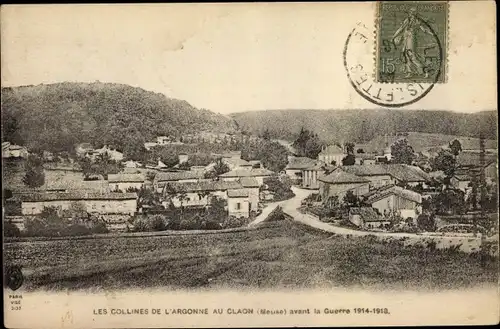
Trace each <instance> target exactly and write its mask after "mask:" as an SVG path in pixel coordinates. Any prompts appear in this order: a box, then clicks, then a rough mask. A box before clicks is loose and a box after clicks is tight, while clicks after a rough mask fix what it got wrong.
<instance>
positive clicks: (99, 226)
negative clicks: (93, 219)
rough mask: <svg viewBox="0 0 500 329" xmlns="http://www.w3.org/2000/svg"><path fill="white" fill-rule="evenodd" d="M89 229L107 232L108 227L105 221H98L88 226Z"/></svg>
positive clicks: (93, 231)
mask: <svg viewBox="0 0 500 329" xmlns="http://www.w3.org/2000/svg"><path fill="white" fill-rule="evenodd" d="M90 231H91V232H92V233H109V230H108V227H107V226H106V223H103V222H99V223H96V224H95V225H93V226H92V227H91V228H90Z"/></svg>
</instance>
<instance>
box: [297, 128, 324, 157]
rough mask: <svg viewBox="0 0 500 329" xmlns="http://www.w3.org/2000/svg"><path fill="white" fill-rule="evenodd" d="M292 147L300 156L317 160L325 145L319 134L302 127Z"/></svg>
mask: <svg viewBox="0 0 500 329" xmlns="http://www.w3.org/2000/svg"><path fill="white" fill-rule="evenodd" d="M292 146H293V147H294V148H295V149H296V150H297V152H298V155H299V156H304V157H309V158H311V159H315V158H317V157H318V154H319V152H321V148H322V146H323V145H322V143H321V141H320V139H319V137H318V135H317V134H315V133H313V132H312V131H309V130H307V129H304V127H302V128H301V130H300V133H299V136H298V137H297V139H296V140H295V141H294V142H293V144H292Z"/></svg>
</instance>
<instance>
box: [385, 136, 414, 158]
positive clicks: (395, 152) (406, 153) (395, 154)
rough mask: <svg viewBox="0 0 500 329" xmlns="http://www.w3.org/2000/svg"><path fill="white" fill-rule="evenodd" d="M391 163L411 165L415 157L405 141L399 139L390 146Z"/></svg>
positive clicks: (411, 148)
mask: <svg viewBox="0 0 500 329" xmlns="http://www.w3.org/2000/svg"><path fill="white" fill-rule="evenodd" d="M391 155H392V159H391V161H392V162H393V163H403V164H411V163H412V162H413V159H414V157H415V154H414V151H413V147H411V145H410V144H408V141H407V140H406V138H405V139H400V140H398V141H397V142H395V143H394V144H392V146H391Z"/></svg>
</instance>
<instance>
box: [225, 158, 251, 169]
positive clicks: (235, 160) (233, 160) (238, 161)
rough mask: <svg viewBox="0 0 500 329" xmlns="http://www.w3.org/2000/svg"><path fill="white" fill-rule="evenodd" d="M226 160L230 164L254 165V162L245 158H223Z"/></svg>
mask: <svg viewBox="0 0 500 329" xmlns="http://www.w3.org/2000/svg"><path fill="white" fill-rule="evenodd" d="M223 159H224V160H223V161H224V162H225V163H227V164H228V165H232V166H240V167H244V166H248V167H250V166H252V164H251V163H250V162H248V161H246V160H243V159H239V158H223Z"/></svg>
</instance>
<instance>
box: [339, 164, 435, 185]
mask: <svg viewBox="0 0 500 329" xmlns="http://www.w3.org/2000/svg"><path fill="white" fill-rule="evenodd" d="M342 170H344V171H346V172H348V173H350V174H353V175H356V176H359V177H363V178H366V179H368V180H369V181H370V187H371V188H375V189H376V188H379V187H382V186H384V185H390V184H397V183H405V184H408V185H410V186H416V185H419V184H422V186H423V187H424V188H425V187H426V186H427V184H428V183H429V181H430V176H429V175H428V174H427V173H426V172H424V171H423V170H422V169H420V168H419V167H416V166H410V165H406V164H376V165H352V166H343V167H342Z"/></svg>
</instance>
